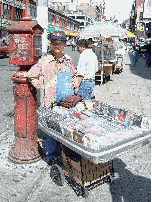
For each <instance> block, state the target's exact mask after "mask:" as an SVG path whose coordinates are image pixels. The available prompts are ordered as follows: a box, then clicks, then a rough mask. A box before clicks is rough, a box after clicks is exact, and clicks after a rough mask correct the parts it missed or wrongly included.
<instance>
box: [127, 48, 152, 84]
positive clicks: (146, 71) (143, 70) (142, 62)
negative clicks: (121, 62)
mask: <svg viewBox="0 0 152 202" xmlns="http://www.w3.org/2000/svg"><path fill="white" fill-rule="evenodd" d="M128 55H129V57H130V61H131V64H126V65H129V66H130V71H131V73H132V74H135V75H137V76H140V77H142V78H144V79H148V80H151V68H148V67H146V59H144V58H143V57H142V56H139V59H138V61H137V63H136V66H135V67H134V65H133V55H132V52H129V53H128Z"/></svg>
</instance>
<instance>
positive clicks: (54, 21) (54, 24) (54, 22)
mask: <svg viewBox="0 0 152 202" xmlns="http://www.w3.org/2000/svg"><path fill="white" fill-rule="evenodd" d="M53 22H54V29H55V16H54V21H53Z"/></svg>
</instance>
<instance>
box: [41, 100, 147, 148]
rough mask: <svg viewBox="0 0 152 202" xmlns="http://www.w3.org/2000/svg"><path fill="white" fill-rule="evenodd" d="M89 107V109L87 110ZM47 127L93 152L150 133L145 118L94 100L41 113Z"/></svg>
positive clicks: (56, 107)
mask: <svg viewBox="0 0 152 202" xmlns="http://www.w3.org/2000/svg"><path fill="white" fill-rule="evenodd" d="M86 107H87V109H86ZM39 117H40V120H41V117H43V121H44V122H45V124H46V127H48V128H51V129H53V130H56V131H57V132H60V133H61V135H62V136H65V137H68V138H69V139H71V140H73V141H75V142H77V143H79V144H81V145H83V146H85V147H87V148H91V149H94V150H100V149H102V148H106V147H107V146H111V145H114V144H116V143H120V142H123V141H126V140H127V139H129V138H133V137H134V138H135V137H136V136H137V135H139V134H142V133H143V132H145V131H149V130H150V120H148V119H147V118H146V117H142V116H141V115H139V114H137V113H135V112H133V111H127V110H125V109H121V108H118V107H116V106H111V105H108V104H107V103H104V102H98V101H95V100H90V101H85V105H84V104H83V103H82V102H80V103H78V104H77V105H76V106H75V107H72V108H70V109H67V108H64V107H61V106H55V107H54V108H53V109H43V110H42V112H41V113H39Z"/></svg>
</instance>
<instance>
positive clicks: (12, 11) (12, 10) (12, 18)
mask: <svg viewBox="0 0 152 202" xmlns="http://www.w3.org/2000/svg"><path fill="white" fill-rule="evenodd" d="M11 20H12V21H14V6H11Z"/></svg>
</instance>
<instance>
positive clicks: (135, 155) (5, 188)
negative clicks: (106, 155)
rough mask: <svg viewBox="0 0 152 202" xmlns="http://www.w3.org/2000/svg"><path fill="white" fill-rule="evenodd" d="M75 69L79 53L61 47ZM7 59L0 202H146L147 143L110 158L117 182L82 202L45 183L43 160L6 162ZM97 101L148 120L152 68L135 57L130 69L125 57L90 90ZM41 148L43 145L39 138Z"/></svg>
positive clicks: (10, 127)
mask: <svg viewBox="0 0 152 202" xmlns="http://www.w3.org/2000/svg"><path fill="white" fill-rule="evenodd" d="M64 52H65V53H66V54H68V55H70V56H71V58H72V60H73V63H74V65H75V66H77V63H78V59H79V53H78V52H77V51H72V48H71V47H66V48H65V50H64ZM8 60H9V59H8V58H2V57H1V58H0V70H1V74H0V86H1V88H0V100H1V105H0V107H1V108H0V112H1V113H0V123H1V124H0V148H1V149H0V172H1V177H0V187H1V195H0V201H2V202H8V201H9V202H47V201H48V202H49V201H50V202H56V201H57V202H73V201H75V202H93V201H97V202H123V201H124V202H138V201H141V202H143V201H144V202H150V201H151V144H150V140H147V141H145V142H144V143H143V146H142V147H137V148H135V149H134V150H129V151H126V152H124V153H123V154H122V155H121V156H119V157H117V158H115V159H114V169H115V172H116V173H117V178H116V179H115V180H114V182H113V183H112V184H110V185H109V184H107V183H105V184H102V185H100V186H97V187H95V188H94V189H92V190H90V191H89V196H88V198H87V199H85V198H82V197H78V196H77V195H76V194H75V192H74V190H73V189H72V188H71V187H70V186H69V185H68V184H67V183H66V182H65V183H64V185H63V186H61V187H59V186H57V185H56V184H54V183H53V182H52V180H51V179H50V166H49V165H48V158H47V157H46V156H44V157H43V159H42V160H40V161H38V162H36V163H32V164H23V165H20V164H14V163H12V162H10V161H9V160H8V158H7V155H8V152H9V150H10V148H11V147H12V145H13V143H14V124H13V108H14V106H13V82H12V81H11V77H12V75H13V73H15V72H16V71H17V70H18V69H19V67H18V66H14V65H10V64H9V61H8ZM94 95H95V97H96V100H100V101H104V102H107V103H108V104H111V105H115V106H118V107H121V108H125V109H133V110H134V111H135V112H138V113H140V114H142V115H144V116H147V117H149V118H151V68H147V67H146V66H145V60H144V59H143V58H142V57H140V58H139V61H138V62H137V66H136V67H134V66H133V64H132V53H131V52H130V53H128V52H126V53H125V65H124V70H123V72H122V73H121V74H114V75H111V80H110V82H108V83H105V84H103V85H102V86H95V87H94ZM39 141H40V143H41V145H43V147H45V140H44V139H43V137H39Z"/></svg>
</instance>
